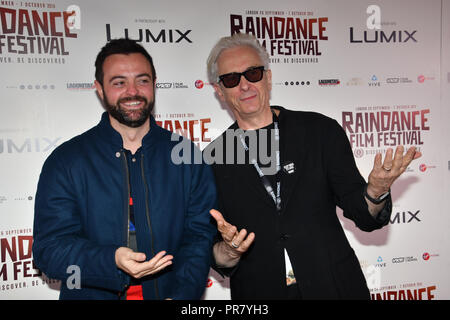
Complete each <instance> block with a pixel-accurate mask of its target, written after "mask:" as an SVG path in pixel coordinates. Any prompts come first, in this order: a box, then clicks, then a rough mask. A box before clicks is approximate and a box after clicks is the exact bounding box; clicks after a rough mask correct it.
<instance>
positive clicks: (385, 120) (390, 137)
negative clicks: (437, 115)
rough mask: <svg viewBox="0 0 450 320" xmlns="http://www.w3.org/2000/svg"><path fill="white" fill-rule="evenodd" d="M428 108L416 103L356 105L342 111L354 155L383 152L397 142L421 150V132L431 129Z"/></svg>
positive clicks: (343, 121)
mask: <svg viewBox="0 0 450 320" xmlns="http://www.w3.org/2000/svg"><path fill="white" fill-rule="evenodd" d="M429 120H430V109H425V108H424V109H421V108H419V107H417V106H416V105H395V106H392V107H391V106H370V107H358V108H356V111H355V112H352V111H343V112H342V124H341V125H342V127H343V128H344V130H345V132H346V133H347V136H348V139H349V141H350V144H351V147H352V149H353V152H354V154H355V157H358V158H360V157H363V156H364V155H373V154H375V153H378V152H384V151H385V149H386V148H395V147H396V146H398V145H403V146H405V148H406V147H407V146H415V147H417V150H418V151H420V147H421V146H422V145H423V144H424V133H425V132H428V131H430V124H429Z"/></svg>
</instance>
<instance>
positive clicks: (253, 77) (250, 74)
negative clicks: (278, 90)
mask: <svg viewBox="0 0 450 320" xmlns="http://www.w3.org/2000/svg"><path fill="white" fill-rule="evenodd" d="M263 71H264V69H262V68H254V69H250V70H247V71H245V72H244V77H245V79H247V80H248V81H250V82H258V81H260V80H261V79H262V77H263Z"/></svg>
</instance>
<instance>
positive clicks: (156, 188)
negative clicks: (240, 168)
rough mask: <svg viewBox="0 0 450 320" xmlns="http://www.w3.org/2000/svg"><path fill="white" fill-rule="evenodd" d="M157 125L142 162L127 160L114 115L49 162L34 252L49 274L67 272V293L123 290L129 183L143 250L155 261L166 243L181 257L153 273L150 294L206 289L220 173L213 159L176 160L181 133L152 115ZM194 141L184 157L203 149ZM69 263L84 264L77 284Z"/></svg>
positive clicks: (79, 295) (98, 295) (120, 293)
mask: <svg viewBox="0 0 450 320" xmlns="http://www.w3.org/2000/svg"><path fill="white" fill-rule="evenodd" d="M150 128H151V129H150V131H149V133H148V134H147V135H146V136H145V137H144V138H143V141H142V147H141V149H140V150H139V151H138V152H137V153H136V156H137V157H136V158H137V159H136V160H137V161H133V162H136V163H135V164H134V165H136V166H137V167H136V168H135V169H132V167H130V166H131V164H130V163H128V165H127V157H126V155H125V152H124V150H123V145H122V138H121V136H120V134H119V133H118V132H117V131H115V130H114V129H113V128H112V127H111V124H110V121H109V118H108V114H107V113H104V114H103V116H102V119H101V121H100V123H99V124H98V125H97V126H95V127H93V128H92V129H90V130H88V131H86V132H85V133H83V134H81V135H79V136H77V137H75V138H73V139H71V140H69V141H67V142H65V143H63V144H62V145H61V146H59V147H58V148H57V149H55V150H54V152H53V153H52V154H51V155H50V156H49V157H48V159H47V160H46V161H45V163H44V166H43V168H42V172H41V175H40V179H39V184H38V189H37V194H36V199H35V219H34V243H33V256H34V261H35V264H36V265H37V267H38V268H39V269H40V270H41V271H43V272H44V273H45V274H46V275H47V276H48V277H49V278H53V279H61V280H62V281H61V293H60V299H119V298H124V296H125V290H126V288H127V286H128V284H129V282H130V277H129V276H128V275H127V274H125V273H124V272H123V271H121V270H120V269H118V268H117V266H116V264H115V251H116V249H117V248H119V247H121V246H128V241H129V231H128V225H129V223H128V222H129V206H128V199H129V192H130V184H131V188H132V189H133V200H134V212H135V219H136V232H137V244H138V250H139V251H140V252H144V253H145V254H146V256H147V260H149V259H151V258H152V257H153V256H154V255H155V254H156V253H158V252H159V251H162V250H165V251H167V253H168V254H172V255H173V256H174V260H173V264H172V265H171V266H170V267H168V268H166V269H165V270H163V271H162V272H160V273H158V274H156V275H154V276H148V277H146V278H145V279H144V282H143V284H142V286H143V295H144V298H145V299H165V298H173V299H199V298H200V297H201V295H202V293H203V291H204V289H205V287H206V280H207V275H208V272H209V267H210V257H211V245H212V239H213V237H214V235H215V233H216V229H215V226H214V225H213V224H211V219H210V215H209V210H210V209H211V208H214V207H216V189H215V184H214V177H213V174H212V171H211V169H210V168H209V167H208V166H206V165H205V164H204V163H200V164H195V163H191V164H189V163H181V164H177V163H178V162H177V161H175V162H174V161H172V160H173V154H172V153H173V148H174V146H177V145H178V143H179V141H178V139H172V138H171V137H172V133H171V132H169V131H167V130H164V129H162V128H160V127H159V126H157V125H156V123H155V120H154V119H153V117H151V122H150ZM172 140H174V141H172ZM185 145H187V146H189V147H190V148H191V149H190V151H189V152H186V153H182V151H179V148H175V149H176V150H178V151H179V152H178V155H184V156H186V155H187V156H188V157H191V158H194V154H196V153H199V151H198V149H196V148H195V147H194V146H193V144H191V143H190V142H187V144H186V142H185ZM178 146H180V145H178ZM187 149H189V148H185V150H187ZM185 159H186V158H185ZM197 162H198V157H197ZM130 168H131V169H130ZM129 181H130V184H129ZM70 266H76V267H78V268H79V270H80V275H81V288H80V289H77V288H73V289H70V287H72V286H71V285H70V283H72V284H74V283H76V282H74V278H73V276H74V275H75V272H74V270H76V269H73V267H72V268H69V267H70ZM71 276H72V278H69V281H68V277H71ZM68 282H69V288H68V287H67V283H68Z"/></svg>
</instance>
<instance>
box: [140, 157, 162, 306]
mask: <svg viewBox="0 0 450 320" xmlns="http://www.w3.org/2000/svg"><path fill="white" fill-rule="evenodd" d="M141 175H142V182H143V183H144V189H145V214H146V217H147V223H148V228H149V230H150V239H151V242H152V243H151V250H152V256H155V247H154V241H153V231H152V224H151V222H150V209H149V205H148V186H147V179H146V178H145V171H144V153H141ZM153 281H154V282H153V283H154V285H155V295H156V299H158V300H159V290H158V280H157V279H156V277H155V279H154V280H153Z"/></svg>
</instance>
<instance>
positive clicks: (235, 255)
mask: <svg viewBox="0 0 450 320" xmlns="http://www.w3.org/2000/svg"><path fill="white" fill-rule="evenodd" d="M209 213H210V214H211V216H212V217H213V218H214V219H215V220H216V222H217V230H218V231H219V232H220V234H221V235H222V239H223V241H220V242H218V243H216V244H215V245H214V248H213V253H214V258H215V260H216V264H217V265H218V266H221V267H226V268H230V267H234V266H235V265H236V264H237V263H238V262H239V259H240V258H241V256H242V254H243V253H244V252H246V251H247V250H248V248H249V247H250V246H251V244H252V243H253V241H254V240H255V234H254V233H253V232H251V233H250V234H248V235H247V230H245V229H242V230H241V231H239V232H238V231H237V228H236V226H234V225H231V224H230V223H228V222H227V221H226V220H225V219H224V217H223V215H222V214H221V213H220V212H219V211H217V210H215V209H211V210H210V211H209Z"/></svg>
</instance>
